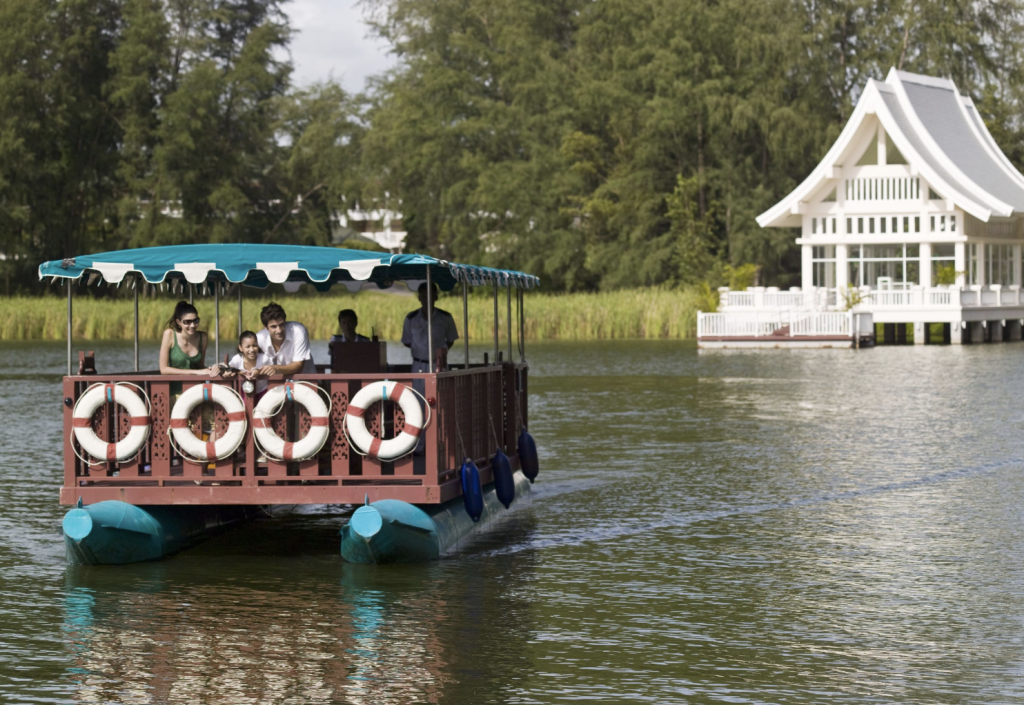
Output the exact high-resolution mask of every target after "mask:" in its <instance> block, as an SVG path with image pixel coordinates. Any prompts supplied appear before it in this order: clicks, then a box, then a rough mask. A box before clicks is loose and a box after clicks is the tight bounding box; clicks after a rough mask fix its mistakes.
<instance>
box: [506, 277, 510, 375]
mask: <svg viewBox="0 0 1024 705" xmlns="http://www.w3.org/2000/svg"><path fill="white" fill-rule="evenodd" d="M505 303H506V304H507V308H508V310H507V311H506V314H507V316H506V318H507V319H508V326H507V327H508V361H509V362H512V280H511V279H509V282H508V290H507V291H506V292H505Z"/></svg>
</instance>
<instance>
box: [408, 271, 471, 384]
mask: <svg viewBox="0 0 1024 705" xmlns="http://www.w3.org/2000/svg"><path fill="white" fill-rule="evenodd" d="M427 292H428V287H427V283H426V282H423V283H422V284H420V288H419V290H418V293H419V297H420V308H418V309H416V310H415V311H412V312H411V313H410V314H409V315H408V316H406V317H405V323H404V324H403V325H402V345H404V346H405V347H407V348H410V349H411V350H412V371H413V372H431V371H432V370H430V369H428V368H429V367H430V364H429V362H428V359H429V358H428V354H429V350H430V347H429V345H428V343H427V306H429V307H430V309H431V322H432V323H433V326H432V328H433V329H434V349H435V350H436V349H437V348H446V349H447V348H450V347H451V346H452V344H453V343H454V342H455V341H456V340H458V339H459V331H458V330H457V329H456V328H455V319H454V318H452V314H450V313H448V312H447V311H443V310H442V309H439V308H437V307H435V306H434V301H435V300H436V299H437V285H436V284H433V285H432V286H431V287H430V288H429V292H430V293H429V295H428V293H427Z"/></svg>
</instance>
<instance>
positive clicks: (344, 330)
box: [330, 308, 370, 343]
mask: <svg viewBox="0 0 1024 705" xmlns="http://www.w3.org/2000/svg"><path fill="white" fill-rule="evenodd" d="M358 325H359V316H357V315H356V312H355V311H353V310H352V309H350V308H346V309H342V310H341V311H338V329H339V330H340V331H341V333H340V334H338V335H332V336H331V340H330V342H332V343H369V342H370V339H369V338H367V337H366V336H365V335H360V334H359V333H357V332H356V326H358Z"/></svg>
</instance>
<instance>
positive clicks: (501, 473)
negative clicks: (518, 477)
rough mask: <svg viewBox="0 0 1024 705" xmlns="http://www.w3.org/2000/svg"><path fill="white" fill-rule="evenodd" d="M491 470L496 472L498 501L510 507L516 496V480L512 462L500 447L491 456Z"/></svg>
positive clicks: (495, 487) (495, 485)
mask: <svg viewBox="0 0 1024 705" xmlns="http://www.w3.org/2000/svg"><path fill="white" fill-rule="evenodd" d="M491 471H492V472H493V473H494V491H495V493H496V494H497V495H498V501H499V502H501V503H502V504H503V505H504V506H505V509H508V508H509V506H511V504H512V502H514V501H515V498H516V481H515V479H514V478H513V477H512V463H510V462H509V459H508V456H507V455H505V454H504V453H502V452H501V449H500V448H499V449H498V450H497V451H496V452H495V453H494V457H493V458H491Z"/></svg>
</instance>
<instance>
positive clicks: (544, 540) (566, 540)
mask: <svg viewBox="0 0 1024 705" xmlns="http://www.w3.org/2000/svg"><path fill="white" fill-rule="evenodd" d="M1014 466H1018V467H1021V466H1024V458H1015V459H1012V460H1004V461H1001V462H996V463H985V464H983V465H976V466H972V467H967V468H961V469H958V470H948V471H945V472H939V473H934V474H931V475H925V476H924V477H919V478H915V479H911V480H903V481H899V482H887V483H884V484H881V485H874V486H872V487H864V488H860V489H855V490H847V491H844V492H828V493H824V494H820V495H817V496H814V497H805V498H800V499H791V500H786V501H782V502H764V503H759V504H748V505H744V506H739V507H731V508H727V509H718V510H713V511H701V512H689V513H684V514H673V515H665V516H662V517H660V518H659V519H656V520H653V521H646V522H641V521H633V522H621V521H620V522H616V523H615V524H607V525H604V526H596V527H592V528H589V529H587V530H586V531H580V532H571V533H566V534H563V535H559V536H551V537H538V538H533V539H530V540H527V541H522V542H519V543H515V544H511V545H508V546H503V547H501V548H495V549H493V550H489V551H481V552H480V553H478V554H475V556H476V557H490V556H501V555H508V554H513V553H520V552H522V551H532V550H538V549H546V548H556V547H561V546H577V545H580V544H585V543H589V542H595V541H600V542H604V541H609V540H613V539H617V538H621V537H624V536H631V535H638V534H643V533H645V532H649V531H656V530H658V529H677V528H683V527H689V526H693V525H696V524H702V523H704V522H712V521H717V520H719V519H727V518H729V517H735V516H743V515H747V514H764V513H766V512H773V511H779V510H785V509H793V508H799V507H810V506H816V505H821V504H827V503H830V502H840V501H843V500H849V499H858V498H861V497H871V496H875V495H883V494H888V493H893V492H901V491H905V490H911V489H915V488H918V487H927V486H931V485H937V484H941V483H943V482H950V481H953V480H958V479H962V478H967V477H978V476H981V475H986V474H988V473H991V472H995V471H997V470H1001V469H1004V468H1008V467H1014ZM560 494H563V493H562V492H554V493H551V494H549V495H548V496H547V497H545V496H544V495H540V494H535V495H534V502H538V503H542V502H543V501H544V500H545V499H548V498H550V497H552V496H558V495H560Z"/></svg>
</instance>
